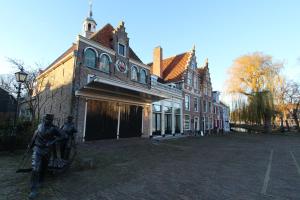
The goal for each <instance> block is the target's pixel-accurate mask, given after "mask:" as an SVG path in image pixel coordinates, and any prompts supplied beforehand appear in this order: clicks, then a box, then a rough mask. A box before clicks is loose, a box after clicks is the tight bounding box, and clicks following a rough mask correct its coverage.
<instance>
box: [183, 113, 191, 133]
mask: <svg viewBox="0 0 300 200" xmlns="http://www.w3.org/2000/svg"><path fill="white" fill-rule="evenodd" d="M186 116H189V127H188V129H186V126H185V125H186V122H187V120H186ZM183 125H184V127H183V128H184V130H191V116H190V115H184V124H183Z"/></svg>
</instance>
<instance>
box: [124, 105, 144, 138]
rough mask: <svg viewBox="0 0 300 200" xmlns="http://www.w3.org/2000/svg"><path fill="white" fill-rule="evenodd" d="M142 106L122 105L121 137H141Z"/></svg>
mask: <svg viewBox="0 0 300 200" xmlns="http://www.w3.org/2000/svg"><path fill="white" fill-rule="evenodd" d="M142 110H143V109H142V107H141V106H135V105H122V106H121V109H120V130H119V136H120V138H128V137H140V136H141V135H142Z"/></svg>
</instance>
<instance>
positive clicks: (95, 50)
mask: <svg viewBox="0 0 300 200" xmlns="http://www.w3.org/2000/svg"><path fill="white" fill-rule="evenodd" d="M88 49H92V50H93V51H94V52H95V53H96V64H97V58H98V51H97V49H95V48H94V47H86V48H85V49H84V50H83V55H84V57H85V52H86V51H87V50H88ZM83 60H84V58H83Z"/></svg>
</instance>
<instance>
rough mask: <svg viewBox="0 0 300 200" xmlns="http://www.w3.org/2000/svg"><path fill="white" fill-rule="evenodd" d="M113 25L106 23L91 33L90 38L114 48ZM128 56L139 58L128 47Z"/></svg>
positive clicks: (137, 59) (138, 59)
mask: <svg viewBox="0 0 300 200" xmlns="http://www.w3.org/2000/svg"><path fill="white" fill-rule="evenodd" d="M114 31H115V29H114V27H113V26H112V25H111V24H106V25H105V26H104V27H103V28H102V29H100V30H99V31H97V32H95V33H94V34H93V35H91V37H90V39H91V40H93V41H95V42H98V43H100V44H101V45H103V46H105V47H107V48H110V49H114V47H113V36H114ZM129 58H131V59H133V60H136V61H139V62H141V63H143V62H142V61H141V59H140V58H139V57H138V56H137V55H136V54H135V52H134V51H133V50H132V49H131V48H130V47H129Z"/></svg>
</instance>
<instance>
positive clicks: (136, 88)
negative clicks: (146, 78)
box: [94, 77, 169, 98]
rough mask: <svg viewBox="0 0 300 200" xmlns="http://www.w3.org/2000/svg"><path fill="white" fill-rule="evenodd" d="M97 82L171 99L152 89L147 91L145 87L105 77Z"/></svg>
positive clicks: (97, 79) (98, 78)
mask: <svg viewBox="0 0 300 200" xmlns="http://www.w3.org/2000/svg"><path fill="white" fill-rule="evenodd" d="M94 81H95V82H99V83H105V84H108V85H113V86H118V87H121V88H127V89H131V90H134V91H137V92H143V93H147V94H150V95H156V96H160V97H162V98H169V97H168V96H166V95H165V94H163V93H162V92H160V93H158V92H157V91H153V90H152V89H145V88H144V87H141V86H137V85H133V84H130V83H127V84H126V83H124V82H123V81H119V80H112V79H105V78H104V77H101V78H100V77H96V78H95V79H94Z"/></svg>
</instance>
